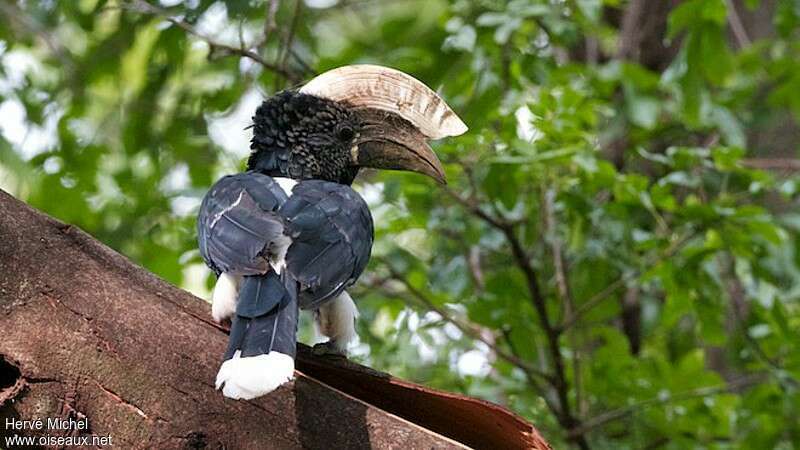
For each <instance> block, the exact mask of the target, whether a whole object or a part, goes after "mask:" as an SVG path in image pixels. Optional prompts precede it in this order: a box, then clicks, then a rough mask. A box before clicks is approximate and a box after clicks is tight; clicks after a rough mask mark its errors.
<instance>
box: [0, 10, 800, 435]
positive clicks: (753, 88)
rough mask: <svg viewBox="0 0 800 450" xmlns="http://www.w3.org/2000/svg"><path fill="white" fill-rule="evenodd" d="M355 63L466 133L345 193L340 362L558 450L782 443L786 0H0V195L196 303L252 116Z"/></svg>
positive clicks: (798, 52)
mask: <svg viewBox="0 0 800 450" xmlns="http://www.w3.org/2000/svg"><path fill="white" fill-rule="evenodd" d="M354 63H375V64H382V65H388V66H392V67H396V68H398V69H401V70H403V71H405V72H408V73H410V74H412V75H414V76H415V77H417V78H419V79H421V80H423V81H424V82H426V83H427V84H428V85H430V86H431V87H433V88H434V89H436V90H438V91H439V92H440V93H441V94H442V95H443V96H444V97H445V98H446V99H447V101H448V102H449V103H450V104H451V106H452V107H453V108H454V109H455V110H456V111H457V112H458V114H459V115H460V116H461V117H462V118H463V119H464V120H465V122H466V123H467V124H468V125H469V126H470V132H469V133H468V134H466V135H465V136H462V137H458V138H454V139H449V140H447V141H445V142H442V143H439V144H436V145H435V149H436V151H437V152H438V153H439V155H440V156H441V158H442V160H443V162H444V163H445V166H446V170H447V174H448V178H449V180H450V184H449V185H448V186H447V187H441V186H436V185H434V184H433V183H432V182H431V181H430V180H429V179H427V178H425V177H422V176H417V175H414V174H401V173H381V174H377V173H374V172H372V173H369V172H365V173H363V174H362V175H361V176H360V177H359V180H358V181H357V187H356V188H357V189H358V190H359V191H360V192H361V193H362V194H363V195H364V196H365V198H366V199H367V200H368V202H369V203H370V205H371V209H372V211H373V214H374V218H375V225H376V230H375V231H376V243H375V248H374V251H373V258H372V261H371V263H370V267H369V269H368V271H367V273H366V274H365V275H364V276H362V278H361V281H360V282H359V283H358V284H357V286H356V287H355V289H354V290H353V291H352V294H353V296H354V298H356V300H357V302H358V304H359V307H360V309H361V314H362V317H361V320H360V321H359V323H358V327H359V332H360V342H359V344H358V345H357V346H356V348H355V349H354V351H353V353H354V356H352V357H353V358H354V359H356V360H357V361H359V362H363V363H365V364H368V365H370V366H373V367H375V368H377V369H379V370H383V371H388V372H391V373H393V374H395V375H397V376H399V377H403V378H407V379H411V380H413V381H416V382H420V383H424V384H426V385H429V386H434V387H437V388H442V389H446V390H450V391H457V392H463V393H466V394H468V395H472V396H476V397H480V398H485V399H488V400H491V401H494V402H498V403H500V404H503V405H507V406H508V407H509V408H511V409H512V410H514V411H515V412H517V413H518V414H520V415H522V416H524V417H525V418H527V419H528V420H530V421H532V422H533V423H534V424H535V425H536V426H537V427H538V428H539V429H540V430H541V432H542V433H543V434H544V435H545V436H546V437H547V439H548V440H549V441H550V442H551V443H552V445H553V447H554V448H567V447H575V448H582V449H588V448H593V449H694V448H697V449H705V448H709V449H734V448H747V449H773V448H775V449H792V448H799V447H800V420H798V417H800V393H798V389H800V383H799V382H798V380H799V379H800V331H799V330H800V247H798V243H797V235H798V233H800V214H798V212H800V209H798V203H797V196H798V191H799V190H800V185H798V182H800V179H799V178H798V177H797V173H798V171H800V160H796V159H795V157H796V156H797V155H798V150H800V2H798V1H797V0H686V1H676V0H664V1H646V0H629V1H625V0H514V1H510V2H503V1H492V0H455V1H444V0H433V1H431V0H425V1H422V0H384V1H379V0H305V1H303V0H266V1H265V0H250V1H234V0H228V1H210V0H190V1H186V2H179V1H171V0H170V1H160V2H156V1H151V2H144V1H141V0H129V1H128V0H116V1H105V0H75V1H61V2H58V1H52V0H49V1H48V0H43V1H39V2H36V1H15V0H0V188H2V189H4V190H6V191H8V192H10V193H11V194H12V195H14V196H16V197H18V198H20V199H22V200H24V201H26V202H28V203H30V204H31V205H33V206H35V207H37V208H40V209H42V210H43V211H45V212H47V213H48V214H51V215H53V216H55V217H57V218H58V219H60V220H62V221H65V222H69V223H71V224H75V225H77V226H79V227H81V228H82V229H84V230H86V231H87V232H89V233H90V234H92V235H93V236H95V237H96V238H97V239H99V240H100V241H102V242H104V243H106V244H107V245H109V246H111V247H113V248H114V249H116V250H118V251H119V252H121V253H123V254H125V255H126V256H128V257H129V258H131V259H132V260H134V261H136V262H137V263H139V264H142V265H143V266H145V267H146V268H148V269H149V270H151V271H153V272H155V273H156V274H158V275H159V276H161V277H163V278H164V279H166V280H169V281H170V282H172V283H175V284H176V285H178V286H182V287H184V288H186V289H188V290H190V291H192V292H194V293H195V294H197V295H198V296H200V297H202V298H208V294H209V288H210V286H212V283H213V276H212V275H211V274H210V273H209V271H208V270H207V269H206V268H205V266H203V264H202V262H201V260H200V256H199V254H198V251H197V250H196V243H195V229H194V221H195V214H196V211H197V208H198V206H199V203H200V199H201V198H202V196H203V195H204V194H205V191H206V190H207V189H208V187H209V186H210V185H211V184H212V183H213V182H214V181H215V180H216V179H218V178H219V177H221V176H222V175H224V174H228V173H232V172H236V171H239V170H242V168H243V167H244V161H245V157H246V156H247V155H248V153H249V138H250V135H251V133H250V130H247V129H246V127H247V126H248V125H249V124H250V117H251V116H252V114H253V112H254V111H255V108H256V106H257V105H258V104H259V102H260V101H261V100H262V99H263V98H265V97H266V96H269V95H271V94H273V93H274V92H276V91H278V90H281V89H284V88H289V87H292V86H297V85H299V84H301V83H302V82H303V81H304V80H307V79H309V78H311V77H312V76H314V75H315V74H317V73H320V72H322V71H325V70H327V69H330V68H333V67H336V66H340V65H345V64H354ZM1 238H2V237H1V236H0V239H1ZM301 335H302V338H303V340H305V342H313V340H314V335H313V332H312V331H311V329H310V326H309V324H308V321H306V322H304V325H303V327H302V330H301Z"/></svg>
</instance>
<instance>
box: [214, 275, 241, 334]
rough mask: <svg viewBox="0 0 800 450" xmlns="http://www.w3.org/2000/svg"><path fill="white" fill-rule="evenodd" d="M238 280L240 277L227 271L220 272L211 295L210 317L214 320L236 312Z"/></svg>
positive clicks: (218, 320) (225, 317)
mask: <svg viewBox="0 0 800 450" xmlns="http://www.w3.org/2000/svg"><path fill="white" fill-rule="evenodd" d="M240 281H242V277H240V276H236V275H231V274H228V273H222V274H221V275H220V276H219V278H218V279H217V284H216V285H214V293H213V294H212V295H211V317H212V318H213V319H214V321H215V322H217V323H219V322H222V321H223V320H225V319H229V318H230V317H231V316H233V313H234V312H236V302H237V299H238V297H239V282H240Z"/></svg>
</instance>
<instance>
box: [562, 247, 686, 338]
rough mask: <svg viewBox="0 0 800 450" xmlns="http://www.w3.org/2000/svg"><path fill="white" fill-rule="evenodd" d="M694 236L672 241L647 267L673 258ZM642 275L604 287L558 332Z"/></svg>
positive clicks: (637, 273)
mask: <svg viewBox="0 0 800 450" xmlns="http://www.w3.org/2000/svg"><path fill="white" fill-rule="evenodd" d="M695 235H696V234H695V233H694V232H691V233H688V234H687V235H686V236H684V237H682V238H680V239H678V240H676V241H674V242H673V243H672V244H671V245H670V246H669V248H667V250H666V251H665V252H664V253H663V254H661V255H659V256H658V257H657V258H656V259H655V260H654V261H652V262H651V263H650V264H647V266H648V267H652V266H655V265H656V264H658V263H660V262H661V261H664V260H665V259H669V258H671V257H672V256H674V255H675V254H676V253H677V252H678V251H679V250H680V249H681V248H682V247H683V246H684V245H685V244H686V243H687V242H689V241H690V240H691V239H692V238H693V237H694V236H695ZM642 273H643V270H641V269H638V270H634V271H632V272H628V273H626V274H625V275H622V276H621V277H619V278H617V279H616V280H615V281H614V282H612V283H611V284H609V285H608V286H606V287H604V288H603V289H602V290H601V291H600V292H598V293H596V294H595V295H593V296H592V297H591V298H589V300H586V302H584V303H583V304H582V305H581V306H580V307H578V309H577V310H576V311H575V314H574V315H573V316H572V318H571V319H570V318H568V319H565V320H564V323H562V324H561V325H560V326H559V330H560V331H561V332H564V331H566V330H567V329H569V328H570V327H572V326H573V325H575V324H576V323H577V322H578V321H579V320H580V319H581V318H582V317H583V316H584V315H586V313H588V312H589V311H591V310H592V309H594V307H596V306H597V305H599V304H600V303H602V302H603V301H604V300H605V299H607V298H608V297H609V296H611V294H613V293H614V292H616V291H617V289H619V288H621V287H623V286H625V285H626V284H628V282H629V281H631V280H633V279H635V278H637V277H639V276H640V275H641V274H642Z"/></svg>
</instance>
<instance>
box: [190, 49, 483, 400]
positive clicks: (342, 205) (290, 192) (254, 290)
mask: <svg viewBox="0 0 800 450" xmlns="http://www.w3.org/2000/svg"><path fill="white" fill-rule="evenodd" d="M466 130H467V127H466V125H464V123H463V122H462V121H461V119H459V118H458V116H456V115H455V113H453V111H452V110H451V109H450V108H449V107H448V106H447V104H446V103H445V102H444V100H442V99H441V97H439V96H438V95H437V94H436V93H435V92H433V91H432V90H431V89H429V88H428V87H427V86H425V85H424V84H423V83H421V82H420V81H418V80H416V79H414V78H412V77H411V76H409V75H406V74H404V73H403V72H400V71H397V70H394V69H389V68H386V67H380V66H372V65H355V66H346V67H340V68H338V69H334V70H331V71H329V72H326V73H324V74H322V75H320V76H318V77H316V78H314V79H313V80H311V81H310V82H309V83H307V84H306V85H304V86H303V87H302V88H300V89H299V90H297V91H294V90H288V91H283V92H280V93H278V94H276V95H274V96H273V97H271V98H269V99H267V100H265V101H264V102H263V103H262V104H261V106H260V107H259V108H258V109H257V110H256V113H255V116H254V117H253V138H252V141H251V146H250V147H251V149H252V153H251V155H250V158H249V160H248V162H247V171H246V172H244V173H239V174H235V175H229V176H226V177H224V178H222V179H221V180H219V181H218V182H217V183H216V184H214V186H212V187H211V189H210V190H209V192H208V193H207V194H206V196H205V198H204V199H203V202H202V205H201V207H200V213H199V216H198V218H197V230H198V242H199V245H200V253H201V255H202V256H203V259H204V260H205V261H206V263H207V264H208V265H209V266H210V267H211V269H212V270H214V272H216V274H217V275H218V277H219V278H218V280H217V284H216V286H215V287H214V293H213V296H212V316H213V318H214V320H216V321H222V320H224V319H227V318H230V319H231V334H230V341H229V344H228V349H227V351H226V352H225V355H224V358H223V359H224V362H223V363H222V366H221V367H220V370H219V373H218V375H217V380H216V385H217V388H218V389H219V388H221V389H222V392H223V394H224V395H225V396H226V397H231V398H241V399H249V398H254V397H258V396H260V395H264V394H266V393H268V392H270V391H272V390H274V389H275V388H277V387H278V386H280V385H281V384H283V383H285V382H286V381H288V380H290V379H291V378H292V375H293V373H294V356H295V346H296V342H295V335H296V332H297V315H298V308H302V309H310V310H314V311H315V319H316V323H317V326H318V328H319V330H320V332H321V333H322V334H323V335H325V336H327V337H328V338H329V341H328V342H326V343H324V344H318V346H317V347H315V352H317V353H320V352H323V353H324V352H333V353H339V354H344V353H345V350H346V348H347V344H348V342H349V341H350V340H351V339H352V338H353V337H354V336H355V318H356V315H357V310H356V306H355V304H354V303H353V300H352V299H351V298H350V296H349V295H348V294H347V292H346V291H345V289H346V288H347V287H348V286H350V285H351V284H353V283H354V282H355V281H356V279H357V278H358V276H359V275H361V272H362V271H363V270H364V267H365V266H366V265H367V261H368V259H369V256H370V251H371V248H372V239H373V227H372V216H371V215H370V212H369V209H368V208H367V204H366V203H365V202H364V200H363V199H362V198H361V197H360V196H359V195H358V193H356V192H355V191H354V190H353V189H352V188H351V187H350V185H351V184H352V182H353V179H354V178H355V177H356V175H357V174H358V171H359V169H360V168H361V167H373V168H380V169H399V170H411V171H415V172H419V173H422V174H425V175H428V176H430V177H432V178H434V179H436V180H437V181H439V182H441V183H444V182H445V175H444V171H443V169H442V166H441V163H440V162H439V159H438V158H437V157H436V155H435V154H434V153H433V151H432V150H431V148H430V147H429V146H428V143H427V141H428V140H429V139H439V138H443V137H446V136H457V135H460V134H462V133H464V132H465V131H466Z"/></svg>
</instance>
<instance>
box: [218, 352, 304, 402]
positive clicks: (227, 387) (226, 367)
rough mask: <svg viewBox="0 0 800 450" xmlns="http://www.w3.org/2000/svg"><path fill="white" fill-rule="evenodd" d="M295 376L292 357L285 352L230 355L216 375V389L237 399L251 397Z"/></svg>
mask: <svg viewBox="0 0 800 450" xmlns="http://www.w3.org/2000/svg"><path fill="white" fill-rule="evenodd" d="M293 376H294V359H293V358H292V357H291V356H289V355H286V354H284V353H279V352H269V354H266V355H258V356H250V357H247V358H241V357H240V356H239V352H236V354H235V355H234V357H233V358H231V359H229V360H227V361H225V362H224V363H222V366H221V367H220V368H219V373H218V374H217V380H216V386H217V389H220V388H221V389H222V395H224V396H225V397H228V398H232V399H237V400H240V399H241V400H250V399H253V398H256V397H261V396H262V395H266V394H269V393H270V392H272V391H274V390H275V389H277V388H278V387H279V386H280V385H282V384H284V383H286V382H288V381H289V380H291V379H292V377H293Z"/></svg>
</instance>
